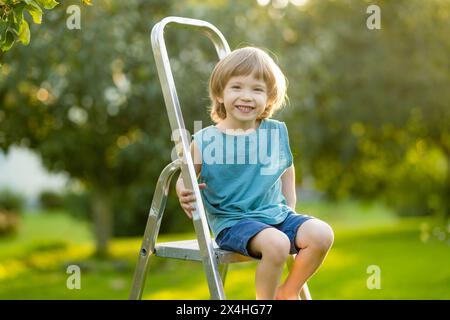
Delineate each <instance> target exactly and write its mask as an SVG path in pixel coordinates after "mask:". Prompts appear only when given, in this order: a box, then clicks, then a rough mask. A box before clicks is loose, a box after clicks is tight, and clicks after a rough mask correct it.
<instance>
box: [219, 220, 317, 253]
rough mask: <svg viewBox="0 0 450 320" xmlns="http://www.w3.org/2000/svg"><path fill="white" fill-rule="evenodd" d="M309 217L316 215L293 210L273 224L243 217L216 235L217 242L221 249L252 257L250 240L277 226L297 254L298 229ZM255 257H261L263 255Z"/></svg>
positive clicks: (292, 251)
mask: <svg viewBox="0 0 450 320" xmlns="http://www.w3.org/2000/svg"><path fill="white" fill-rule="evenodd" d="M309 219H314V217H312V216H309V215H306V214H298V213H295V212H292V211H291V212H289V213H288V216H287V217H286V219H285V220H284V221H283V222H281V223H279V224H273V225H271V224H266V223H262V222H259V221H256V220H251V219H242V220H241V221H239V222H238V223H236V224H235V225H233V226H232V227H230V228H226V229H223V230H222V231H221V232H220V233H219V235H218V236H217V237H216V243H217V245H218V246H219V247H220V248H221V249H224V250H228V251H234V252H239V253H240V254H243V255H245V256H250V257H252V255H251V254H250V253H249V252H248V248H247V246H248V243H249V241H250V240H251V239H252V238H253V237H254V236H256V235H257V234H258V233H259V232H261V231H262V230H264V229H266V228H276V229H278V230H280V231H281V232H284V233H285V234H286V235H287V236H288V238H289V240H290V241H291V250H290V254H296V253H298V251H299V250H300V249H298V248H297V246H296V245H295V236H296V234H297V230H298V228H299V227H300V226H301V225H302V224H303V222H305V221H307V220H309ZM253 258H257V259H259V258H261V257H253Z"/></svg>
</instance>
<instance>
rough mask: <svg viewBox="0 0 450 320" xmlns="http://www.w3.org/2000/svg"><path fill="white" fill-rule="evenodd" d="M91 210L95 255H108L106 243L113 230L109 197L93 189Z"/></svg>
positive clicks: (107, 243)
mask: <svg viewBox="0 0 450 320" xmlns="http://www.w3.org/2000/svg"><path fill="white" fill-rule="evenodd" d="M92 210H93V218H94V219H93V220H94V233H95V240H96V255H98V256H101V257H105V256H107V255H108V245H109V241H110V239H111V234H112V230H113V218H112V212H111V207H110V203H109V197H108V196H107V195H106V194H104V193H102V192H98V191H95V192H94V197H93V203H92Z"/></svg>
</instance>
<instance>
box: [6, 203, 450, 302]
mask: <svg viewBox="0 0 450 320" xmlns="http://www.w3.org/2000/svg"><path fill="white" fill-rule="evenodd" d="M302 209H303V210H302ZM299 211H300V212H308V213H309V214H312V215H315V216H317V217H319V218H321V219H323V220H325V221H327V222H328V223H330V225H332V226H333V228H334V231H335V243H334V245H333V248H332V250H331V251H330V253H329V255H328V257H327V259H326V261H325V263H324V264H323V266H322V267H321V268H320V269H319V271H318V272H317V273H316V274H315V275H314V276H313V277H312V278H311V279H310V281H309V287H310V290H311V293H312V296H313V298H314V299H450V250H449V249H450V245H449V243H450V242H449V234H448V231H447V233H446V239H445V240H439V239H438V238H437V237H436V236H434V235H433V234H432V232H431V230H432V229H433V225H434V224H435V223H436V222H434V221H432V220H430V219H428V218H409V219H398V218H395V217H393V216H392V214H391V213H389V212H388V211H387V210H386V209H385V208H383V207H380V206H364V205H361V204H358V203H351V202H349V203H341V204H339V205H336V204H303V208H301V209H300V210H299ZM313 212H314V214H313ZM426 228H428V230H429V231H430V232H429V234H428V237H427V236H426V235H424V231H423V230H425V229H426ZM442 230H443V229H442ZM193 237H194V234H177V235H165V236H161V237H160V239H159V241H168V240H173V239H189V238H193ZM140 243H141V239H140V238H127V239H115V240H114V241H113V243H112V245H111V252H112V257H111V258H109V259H108V260H99V259H96V258H95V257H93V255H92V254H93V252H94V246H93V239H92V236H91V233H90V228H89V225H88V224H86V223H82V222H79V221H76V220H75V219H73V218H71V217H69V216H67V215H65V214H63V213H62V212H60V213H43V214H35V215H25V216H24V220H23V222H22V228H21V230H20V232H19V234H18V235H16V236H14V237H8V238H0V299H127V298H128V295H129V290H130V287H131V280H132V277H133V273H134V267H135V264H136V261H137V254H138V252H139V247H140ZM71 264H76V265H78V266H80V269H81V289H80V290H76V289H75V290H69V289H67V287H66V281H67V279H68V277H69V276H70V275H69V274H67V273H66V269H67V266H68V265H71ZM371 265H376V266H378V267H379V268H380V271H381V274H380V276H381V278H380V279H381V288H380V289H372V290H370V289H368V287H367V284H366V282H367V279H368V278H369V277H370V274H368V273H367V268H368V267H369V266H371ZM255 267H256V262H247V263H240V264H232V265H230V268H229V272H228V276H227V282H226V285H225V291H226V294H227V297H228V298H229V299H254V296H255V291H254V272H255ZM285 275H286V271H285ZM143 298H144V299H208V298H209V294H208V288H207V284H206V280H205V276H204V274H203V267H202V265H201V264H200V263H196V262H187V261H179V260H168V259H160V258H157V257H154V258H152V260H151V261H150V267H149V273H148V276H147V282H146V288H145V290H144V294H143Z"/></svg>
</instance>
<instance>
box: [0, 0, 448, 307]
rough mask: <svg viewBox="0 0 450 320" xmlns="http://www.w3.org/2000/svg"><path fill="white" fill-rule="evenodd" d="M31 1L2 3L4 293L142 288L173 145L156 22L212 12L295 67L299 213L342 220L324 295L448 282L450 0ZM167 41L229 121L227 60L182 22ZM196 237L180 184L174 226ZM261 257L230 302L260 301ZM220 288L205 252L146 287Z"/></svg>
mask: <svg viewBox="0 0 450 320" xmlns="http://www.w3.org/2000/svg"><path fill="white" fill-rule="evenodd" d="M13 2H14V1H8V0H2V1H0V13H1V14H0V17H1V18H0V19H1V20H0V23H1V24H0V35H1V38H0V40H1V43H0V44H1V48H2V49H1V51H0V63H1V69H0V147H1V151H0V299H127V297H128V294H129V292H130V288H131V280H132V277H133V272H134V268H135V265H136V262H137V258H138V253H139V248H140V244H141V241H142V236H143V233H144V228H145V223H146V220H147V216H148V211H149V208H150V203H151V199H152V196H153V192H154V188H155V185H156V182H157V178H158V176H159V174H160V172H161V170H162V169H163V168H164V166H165V165H166V164H168V163H169V162H170V161H171V157H170V155H171V151H172V148H173V142H172V141H171V139H170V137H171V132H170V126H169V121H168V117H167V114H166V112H165V106H164V102H163V97H162V92H161V88H160V84H159V79H158V76H157V73H156V66H155V63H154V60H153V54H152V50H151V45H150V37H149V36H150V30H151V27H152V26H153V25H154V24H155V23H156V22H158V21H159V20H161V19H162V18H164V17H166V16H183V17H190V18H196V19H201V20H206V21H208V22H211V23H212V24H214V25H215V26H216V27H217V28H218V29H219V30H220V31H221V32H222V33H223V34H224V36H225V37H226V39H227V40H228V42H229V44H230V47H231V48H232V49H234V48H237V47H242V46H245V45H254V46H258V47H262V48H266V49H267V50H269V51H270V53H271V55H272V56H273V57H274V58H275V60H276V61H277V62H278V64H279V65H280V67H281V68H282V70H283V71H284V72H285V74H286V76H287V78H288V80H289V87H288V95H289V105H288V106H286V108H284V109H283V110H282V111H281V112H279V113H277V114H276V115H275V116H274V118H275V119H278V120H281V121H285V122H286V123H287V125H288V128H289V135H290V144H291V148H292V151H293V154H294V158H295V165H296V171H297V177H296V179H297V194H298V201H297V211H298V212H300V213H308V214H310V215H313V216H316V217H318V218H320V219H322V220H324V221H326V222H328V223H329V224H330V225H331V226H332V227H333V228H334V231H335V243H334V245H333V248H332V250H331V252H330V253H329V255H328V257H327V259H326V260H325V263H324V265H323V266H322V268H321V269H319V271H318V272H317V273H316V274H315V275H314V276H313V277H312V278H311V279H310V281H309V286H310V290H311V293H312V297H313V298H314V299H449V298H450V130H449V128H450V90H448V88H449V87H450V72H449V71H450V62H449V58H448V57H449V56H450V37H449V36H448V32H449V30H450V1H449V0H428V1H421V0H396V1H375V0H374V1H362V0H342V1H328V0H290V1H288V0H277V1H275V0H258V1H256V0H252V1H251V0H248V1H231V0H216V1H214V0H210V1H197V0H188V1H182V2H180V1H172V0H167V1H162V0H153V1H146V0H129V1H118V0H116V1H114V0H96V1H76V0H73V1H60V3H59V4H56V2H54V1H52V0H51V1H38V0H36V1H31V2H32V4H31V5H30V4H28V7H27V6H26V5H25V4H24V3H25V2H30V1H15V4H12V3H13ZM34 4H35V5H36V6H37V7H38V8H39V9H37V8H36V6H35V5H34ZM72 5H75V6H76V8H78V13H79V14H80V15H79V16H78V18H79V25H78V27H79V28H73V22H74V20H73V19H76V18H77V16H76V12H77V11H76V10H75V11H73V10H72V9H73V7H72V9H69V6H72ZM370 5H377V6H378V8H379V9H380V11H379V13H380V15H379V18H380V20H379V22H380V25H379V26H380V27H381V28H380V29H377V28H375V29H374V28H370V25H371V24H370V23H369V22H368V21H372V22H373V20H371V19H373V18H374V16H373V13H372V12H370V11H369V12H368V11H367V9H368V7H369V6H370ZM29 6H31V7H29ZM68 9H69V10H68ZM39 10H40V11H39ZM13 14H15V16H14V15H13ZM39 17H41V20H42V21H40V19H39ZM8 19H9V20H8ZM22 21H27V22H26V23H23V22H22ZM39 22H41V23H39ZM71 26H72V27H71ZM28 27H29V29H28ZM27 30H29V31H27ZM14 40H15V41H14ZM28 42H29V43H28ZM24 43H28V45H26V46H25V45H24ZM166 43H167V44H168V50H169V55H170V57H171V63H172V70H173V72H174V77H175V81H176V84H177V89H178V93H179V97H180V101H181V106H182V109H183V112H184V118H185V123H186V126H187V128H188V129H189V130H190V132H191V133H193V129H194V121H203V127H205V126H208V125H210V124H211V121H210V119H209V116H208V112H207V107H208V105H209V100H208V93H207V84H208V76H209V73H210V72H211V70H212V68H213V66H214V64H215V63H216V61H217V57H216V54H215V51H214V48H213V47H212V45H211V43H210V42H209V40H207V38H206V37H203V36H201V35H198V34H193V33H191V32H187V31H184V30H180V29H174V28H170V27H169V28H168V29H167V32H166ZM194 237H195V234H194V232H193V226H192V222H191V220H189V219H187V218H186V216H185V214H184V213H183V212H182V210H181V209H180V207H179V204H178V200H177V198H176V195H175V192H174V188H173V187H172V188H171V192H170V198H169V200H168V203H167V208H166V211H165V215H164V218H163V222H162V226H161V236H160V237H159V241H169V240H177V239H192V238H194ZM70 265H77V266H79V267H80V270H81V288H80V289H73V290H71V289H69V288H68V287H67V281H68V277H69V276H70V273H67V268H68V266H70ZM255 267H256V263H255V262H248V263H241V264H236V265H231V266H230V270H229V273H228V277H227V283H226V285H225V292H226V294H227V297H228V298H230V299H254V297H255V291H254V270H255ZM371 270H376V272H375V273H374V272H373V271H371ZM374 277H375V278H374ZM374 284H375V285H374ZM187 292H189V294H188V295H187ZM208 297H209V293H208V287H207V285H206V279H205V276H204V274H203V267H202V266H201V265H200V264H199V263H191V262H185V261H176V260H162V259H159V258H154V259H153V260H151V263H150V269H149V274H148V277H147V285H146V288H145V291H144V295H143V298H144V299H187V298H189V299H208Z"/></svg>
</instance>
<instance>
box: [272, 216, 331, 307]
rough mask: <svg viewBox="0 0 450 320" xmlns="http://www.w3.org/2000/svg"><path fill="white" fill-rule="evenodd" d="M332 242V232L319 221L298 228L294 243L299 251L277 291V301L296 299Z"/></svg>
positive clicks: (315, 220)
mask: <svg viewBox="0 0 450 320" xmlns="http://www.w3.org/2000/svg"><path fill="white" fill-rule="evenodd" d="M333 240H334V236H333V230H332V229H331V227H330V226H329V225H328V224H326V223H325V222H323V221H321V220H318V219H312V220H308V221H306V222H304V223H303V224H302V225H301V226H300V228H299V229H298V231H297V236H296V239H295V242H296V245H297V247H299V248H300V249H301V250H300V252H299V253H298V254H297V256H296V257H295V261H294V265H293V267H292V270H291V272H290V273H289V275H288V276H287V278H286V280H285V281H284V283H283V284H282V285H281V286H280V287H279V288H278V290H277V299H292V300H296V299H298V295H299V293H300V290H301V288H302V287H303V285H304V284H305V282H306V281H307V280H308V279H309V278H310V277H311V276H312V275H313V274H314V273H315V272H316V271H317V269H318V268H319V267H320V266H321V265H322V262H323V260H324V259H325V257H326V255H327V253H328V251H329V250H330V248H331V245H332V244H333Z"/></svg>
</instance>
